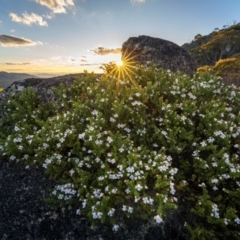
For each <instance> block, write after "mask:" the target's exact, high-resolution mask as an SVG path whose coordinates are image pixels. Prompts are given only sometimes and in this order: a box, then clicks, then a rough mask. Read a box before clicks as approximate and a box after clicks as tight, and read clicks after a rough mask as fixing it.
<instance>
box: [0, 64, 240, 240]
mask: <svg viewBox="0 0 240 240" xmlns="http://www.w3.org/2000/svg"><path fill="white" fill-rule="evenodd" d="M119 76H120V75H119ZM133 83H134V84H133ZM55 91H56V92H57V94H58V96H59V101H60V103H59V104H54V103H52V104H51V105H49V106H47V107H45V106H42V105H39V103H38V99H37V96H36V94H35V93H34V91H33V90H31V89H28V90H26V91H25V92H24V93H23V95H21V96H20V97H15V98H12V99H10V100H9V101H8V102H6V103H2V104H4V109H5V111H4V114H5V116H4V117H3V118H2V119H1V120H0V127H2V126H4V128H3V132H2V134H1V138H0V156H1V157H5V158H6V157H7V158H9V159H10V160H17V161H24V162H25V163H26V164H28V165H41V166H43V167H44V168H45V169H46V172H47V173H48V174H49V175H50V177H51V178H53V179H56V180H57V181H58V182H59V184H58V185H57V186H56V187H55V189H54V190H53V192H52V198H51V199H49V200H48V202H49V203H51V204H60V205H64V204H70V205H71V204H78V203H79V202H80V203H81V207H79V210H77V212H76V213H77V214H80V213H81V214H86V215H87V216H88V217H89V219H90V220H91V221H92V223H93V224H96V223H98V222H99V221H101V222H102V223H104V222H111V223H112V224H113V230H117V229H118V228H119V222H121V221H124V219H128V218H141V219H147V220H151V219H154V220H155V221H156V222H157V223H161V224H164V221H165V217H166V215H167V214H168V212H169V211H168V210H169V209H174V208H185V209H186V210H187V211H188V215H189V217H188V222H186V227H187V229H188V231H189V234H190V235H191V239H206V238H207V239H225V238H227V237H233V238H235V239H237V238H239V234H240V231H239V225H240V162H239V153H240V152H239V144H240V127H239V120H240V117H239V116H240V114H239V112H240V96H239V95H240V94H239V93H238V92H235V91H234V89H233V88H232V87H230V86H228V87H226V86H223V85H222V84H221V83H219V80H218V79H217V78H215V77H213V76H210V75H204V76H203V77H200V76H199V75H195V76H194V78H193V79H191V78H190V77H188V76H186V75H183V74H173V73H171V72H169V71H164V70H162V69H160V70H157V69H155V67H154V66H153V67H151V68H143V67H140V68H138V69H137V70H136V71H135V73H134V74H131V75H130V74H128V75H126V76H124V75H123V76H122V77H121V78H115V77H114V76H103V77H102V79H96V77H94V75H93V74H87V75H86V77H82V78H79V79H77V80H76V81H75V82H74V84H73V85H72V87H71V88H69V89H64V87H63V86H62V87H61V88H60V89H58V90H57V89H55ZM21 99H24V103H25V107H22V108H21V109H20V106H19V100H21ZM21 105H22V104H21ZM26 106H28V107H26ZM46 109H48V110H47V111H46ZM51 109H54V111H51ZM6 123H8V124H6Z"/></svg>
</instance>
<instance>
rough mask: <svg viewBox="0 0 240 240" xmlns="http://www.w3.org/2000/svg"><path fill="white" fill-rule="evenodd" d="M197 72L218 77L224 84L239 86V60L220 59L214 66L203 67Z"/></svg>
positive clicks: (233, 58) (235, 58)
mask: <svg viewBox="0 0 240 240" xmlns="http://www.w3.org/2000/svg"><path fill="white" fill-rule="evenodd" d="M197 71H198V72H199V74H205V73H211V74H214V75H216V76H219V77H221V78H222V79H223V82H224V83H225V84H228V85H230V84H234V85H236V86H240V77H239V76H240V58H237V57H232V58H226V59H220V60H219V61H218V62H216V64H215V65H214V66H203V67H200V68H198V69H197Z"/></svg>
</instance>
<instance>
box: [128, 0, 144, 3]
mask: <svg viewBox="0 0 240 240" xmlns="http://www.w3.org/2000/svg"><path fill="white" fill-rule="evenodd" d="M130 1H131V3H145V2H146V0H130Z"/></svg>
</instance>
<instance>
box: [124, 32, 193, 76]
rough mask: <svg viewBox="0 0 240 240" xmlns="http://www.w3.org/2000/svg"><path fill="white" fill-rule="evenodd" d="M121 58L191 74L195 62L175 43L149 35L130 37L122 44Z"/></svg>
mask: <svg viewBox="0 0 240 240" xmlns="http://www.w3.org/2000/svg"><path fill="white" fill-rule="evenodd" d="M122 60H127V61H130V62H133V63H137V64H140V65H144V66H148V65H150V64H155V65H156V66H157V67H159V68H163V69H166V70H170V71H172V72H183V73H185V74H187V75H193V74H194V73H195V72H196V63H195V62H194V60H193V59H192V58H191V56H190V55H189V54H188V53H187V52H186V50H184V49H183V48H181V47H180V46H178V45H177V44H175V43H173V42H170V41H167V40H164V39H160V38H154V37H149V36H145V35H143V36H139V37H130V38H129V39H128V40H127V41H126V42H124V43H123V45H122Z"/></svg>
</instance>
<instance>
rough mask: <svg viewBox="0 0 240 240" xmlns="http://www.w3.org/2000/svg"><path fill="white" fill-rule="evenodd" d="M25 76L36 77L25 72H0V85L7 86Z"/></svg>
mask: <svg viewBox="0 0 240 240" xmlns="http://www.w3.org/2000/svg"><path fill="white" fill-rule="evenodd" d="M27 78H37V77H36V76H34V75H30V74H26V73H8V72H0V87H1V88H7V87H8V86H10V85H11V84H12V83H14V82H16V81H20V80H23V79H27Z"/></svg>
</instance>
